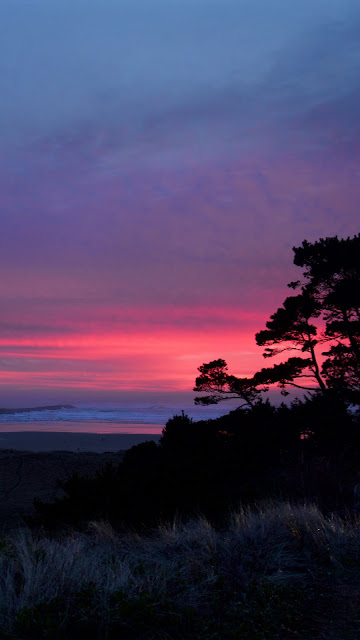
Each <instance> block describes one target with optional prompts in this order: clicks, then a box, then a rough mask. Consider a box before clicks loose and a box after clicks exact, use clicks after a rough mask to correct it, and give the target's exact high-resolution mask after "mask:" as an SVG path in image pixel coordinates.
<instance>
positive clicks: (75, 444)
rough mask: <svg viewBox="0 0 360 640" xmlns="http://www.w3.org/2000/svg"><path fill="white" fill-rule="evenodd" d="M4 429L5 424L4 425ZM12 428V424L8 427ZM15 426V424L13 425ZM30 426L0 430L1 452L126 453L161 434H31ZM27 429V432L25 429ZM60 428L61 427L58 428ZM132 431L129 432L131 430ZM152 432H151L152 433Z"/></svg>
mask: <svg viewBox="0 0 360 640" xmlns="http://www.w3.org/2000/svg"><path fill="white" fill-rule="evenodd" d="M2 426H3V425H2ZM9 426H10V425H9ZM11 426H12V427H13V426H14V425H11ZM26 426H27V425H17V427H18V428H19V429H20V428H22V429H23V430H22V431H20V430H11V431H10V430H8V431H0V450H2V451H3V452H4V451H5V450H14V451H32V452H34V453H38V452H50V451H70V452H79V453H80V452H81V453H86V452H92V453H105V452H114V451H125V450H126V449H130V448H131V447H133V446H134V445H137V444H140V443H142V442H146V441H147V440H154V441H155V442H158V441H159V439H160V437H161V434H160V433H150V432H147V433H129V432H127V433H114V432H112V433H101V432H100V433H91V432H74V431H60V430H59V431H45V430H43V431H31V430H30V429H29V430H26ZM24 427H25V430H24ZM60 428H61V427H60V426H59V429H60ZM128 431H129V430H128ZM149 431H150V430H149Z"/></svg>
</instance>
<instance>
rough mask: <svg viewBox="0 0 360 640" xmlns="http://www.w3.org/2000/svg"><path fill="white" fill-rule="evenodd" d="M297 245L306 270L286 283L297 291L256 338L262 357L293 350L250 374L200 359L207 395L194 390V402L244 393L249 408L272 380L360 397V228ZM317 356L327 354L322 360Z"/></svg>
mask: <svg viewBox="0 0 360 640" xmlns="http://www.w3.org/2000/svg"><path fill="white" fill-rule="evenodd" d="M293 251H294V264H295V265H296V266H298V267H300V268H301V269H302V277H301V278H300V279H299V280H297V281H295V282H290V283H289V285H288V286H289V287H290V288H291V289H293V290H294V291H295V292H296V295H292V296H289V297H287V298H286V299H285V300H284V303H283V305H282V306H281V307H280V308H279V309H277V310H276V311H275V312H274V313H273V314H272V315H271V316H270V319H269V320H268V322H267V323H266V328H265V329H263V330H261V331H259V332H258V333H257V334H256V336H255V339H256V342H257V344H258V345H259V346H262V347H265V349H264V353H263V356H264V358H272V357H274V356H277V355H279V354H281V353H284V352H297V353H296V355H291V356H290V357H289V358H288V359H287V360H286V361H284V362H281V363H278V364H274V365H273V366H272V367H267V368H263V369H261V371H259V372H257V373H255V374H254V376H253V377H251V378H241V377H237V376H234V375H231V374H229V373H228V367H227V363H226V362H225V360H222V359H218V360H213V361H211V362H209V363H207V364H203V365H201V366H200V367H199V369H198V370H199V372H200V375H199V376H198V377H197V378H196V382H195V387H194V391H196V392H205V393H206V394H207V395H204V396H197V397H196V398H195V402H196V403H197V404H217V403H218V402H221V401H223V400H227V399H234V398H239V399H240V400H241V405H240V406H242V407H243V406H248V407H252V406H254V404H256V403H257V402H259V401H260V399H261V393H262V392H263V391H265V390H267V389H268V387H269V385H273V384H277V385H279V386H280V388H281V390H282V393H283V394H285V395H286V394H287V393H288V391H287V390H286V389H287V387H288V386H290V387H295V388H298V389H303V390H306V391H309V392H312V391H320V392H325V391H326V390H327V389H332V390H334V391H339V392H340V391H341V393H342V394H343V395H344V396H345V397H347V398H348V401H349V402H352V403H356V404H359V403H360V234H358V235H355V236H354V237H348V238H345V239H339V238H338V237H337V236H334V237H331V238H320V239H319V240H317V241H316V242H313V243H311V242H308V241H307V240H304V241H303V243H302V245H301V246H300V247H294V248H293ZM324 345H326V347H325V349H326V350H325V351H324V350H322V351H320V353H319V350H320V349H324ZM319 356H326V357H325V359H323V361H322V363H320V362H319Z"/></svg>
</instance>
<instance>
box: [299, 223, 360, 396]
mask: <svg viewBox="0 0 360 640" xmlns="http://www.w3.org/2000/svg"><path fill="white" fill-rule="evenodd" d="M294 254H295V255H294V264H295V265H297V266H299V267H301V268H303V280H302V281H299V282H295V283H291V286H293V287H294V288H301V291H302V295H309V296H311V297H312V298H313V299H314V300H315V301H316V304H317V306H318V308H319V309H320V310H321V314H322V319H323V321H324V323H325V330H324V338H325V339H326V340H327V341H328V342H330V348H329V350H328V351H325V352H324V353H323V355H325V356H328V357H327V359H326V360H325V361H324V363H323V367H322V375H323V377H324V378H325V380H326V383H327V385H328V386H329V387H330V388H333V389H339V390H341V391H342V392H343V393H344V392H346V393H347V394H348V395H352V396H353V398H354V399H355V395H356V396H358V394H359V392H360V234H358V235H355V236H354V237H352V238H350V237H348V238H345V239H340V240H339V239H338V238H337V236H335V237H332V238H320V240H318V241H317V242H314V243H310V242H308V241H306V240H304V242H303V243H302V245H301V246H300V247H297V248H294ZM354 394H355V395H354Z"/></svg>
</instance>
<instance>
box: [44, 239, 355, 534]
mask: <svg viewBox="0 0 360 640" xmlns="http://www.w3.org/2000/svg"><path fill="white" fill-rule="evenodd" d="M294 263H295V264H296V265H297V266H299V267H300V268H301V269H302V270H303V271H302V277H301V279H300V280H298V281H296V282H291V283H289V287H290V288H291V289H293V290H296V295H294V296H289V297H287V298H286V299H285V301H284V303H283V305H282V307H280V308H279V309H278V310H277V311H276V312H275V313H274V314H273V315H272V316H271V317H270V320H269V321H268V322H267V323H266V328H265V329H264V330H262V331H260V332H259V333H257V334H256V341H257V343H258V344H259V346H263V347H265V351H264V357H265V358H271V357H274V356H277V355H279V354H281V353H283V352H289V351H294V352H295V355H290V357H289V358H288V359H287V360H286V361H285V362H281V363H277V364H274V365H273V366H272V367H267V368H263V369H261V371H259V372H257V373H256V374H255V375H254V376H253V377H251V378H240V377H237V376H234V375H231V374H229V373H228V370H227V364H226V362H225V361H224V360H222V359H218V360H213V361H212V362H209V363H205V364H203V365H202V366H200V367H199V372H200V375H199V376H198V377H197V379H196V385H195V391H196V392H198V393H205V394H206V395H202V396H197V397H196V399H195V401H196V402H197V403H199V404H212V403H218V402H221V401H223V400H226V399H229V398H237V399H239V401H240V406H239V408H238V409H237V410H235V411H232V412H230V413H229V414H228V415H224V416H223V417H221V418H219V419H217V420H207V421H199V422H193V421H192V420H190V419H189V418H188V417H187V416H186V415H180V416H174V417H173V418H172V419H170V420H169V421H168V422H167V424H166V426H165V428H164V431H163V435H162V438H161V440H160V443H159V444H158V445H156V444H155V443H154V442H147V443H144V444H141V445H138V446H136V447H133V448H132V449H131V450H130V451H128V452H127V453H126V455H125V457H124V460H123V462H122V463H121V464H120V465H119V466H118V467H117V468H114V467H107V468H106V469H104V470H103V471H102V472H101V473H100V474H99V475H98V476H97V477H96V478H95V479H88V478H82V477H79V476H77V475H74V476H72V477H71V478H70V479H69V480H68V481H66V482H65V483H63V485H62V486H63V489H64V491H65V494H66V495H65V497H64V499H63V500H58V501H57V502H56V503H54V504H48V505H46V504H40V503H38V504H37V512H38V521H39V522H41V523H43V524H45V525H47V526H58V525H65V524H69V525H80V524H81V523H85V522H86V521H88V520H89V519H95V518H104V519H107V520H109V521H110V522H111V523H112V524H114V525H115V526H118V527H119V526H120V527H121V526H123V525H129V524H130V525H134V526H139V525H149V524H155V523H157V522H159V521H160V520H163V519H164V518H165V519H168V518H173V517H174V516H175V515H185V516H189V515H193V514H198V513H202V514H204V515H206V516H208V517H209V518H211V519H212V520H213V521H214V522H215V521H216V522H221V520H222V519H223V518H224V517H225V516H226V515H227V514H228V512H229V510H231V509H233V508H236V507H237V506H238V505H239V502H242V503H252V502H254V501H258V500H262V499H266V498H273V499H290V500H300V501H303V500H304V499H305V500H307V499H309V500H315V501H316V502H317V503H318V504H319V506H320V507H321V508H322V509H323V510H325V511H327V512H329V511H341V510H342V509H346V508H348V509H349V508H353V506H354V498H353V496H354V487H355V486H356V484H357V483H358V482H359V480H360V414H359V404H360V402H359V399H360V235H357V236H354V237H353V238H347V239H344V240H339V239H338V238H337V237H334V238H325V239H320V240H319V241H317V242H314V243H313V244H311V243H309V242H307V241H304V242H303V243H302V246H301V247H297V248H294ZM319 356H320V358H319ZM274 384H277V385H279V386H280V388H281V391H282V393H283V394H284V395H287V394H288V391H287V389H288V388H289V387H290V388H298V389H300V390H302V392H306V394H307V395H306V396H305V398H304V399H302V400H296V401H295V402H293V403H292V404H291V405H290V406H287V405H285V404H282V405H281V406H280V407H274V406H272V405H271V404H270V403H269V401H264V400H263V396H262V393H263V392H264V391H266V390H267V389H268V388H269V386H271V385H274Z"/></svg>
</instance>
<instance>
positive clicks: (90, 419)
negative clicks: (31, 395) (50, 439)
mask: <svg viewBox="0 0 360 640" xmlns="http://www.w3.org/2000/svg"><path fill="white" fill-rule="evenodd" d="M231 408H232V407H228V408H227V410H226V409H225V407H224V406H220V407H219V406H218V405H215V406H197V405H194V404H193V405H191V406H176V405H164V404H159V405H149V404H137V405H136V406H134V405H130V404H119V405H116V404H111V405H105V404H102V405H93V406H91V405H77V406H71V407H60V408H56V409H51V408H44V409H37V410H34V409H29V410H19V409H18V410H16V409H13V410H12V411H11V413H1V414H0V432H8V431H22V432H25V431H39V432H54V433H56V432H60V431H61V432H64V431H65V432H72V433H99V434H105V433H107V434H116V433H118V434H120V433H127V434H161V432H162V430H163V428H164V426H165V424H166V422H167V420H169V418H172V417H173V416H174V415H180V414H181V412H182V411H184V413H185V414H186V415H188V416H189V417H190V418H192V419H193V420H206V419H208V418H217V417H219V416H221V415H223V414H224V413H226V412H227V411H229V410H230V409H231Z"/></svg>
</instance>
